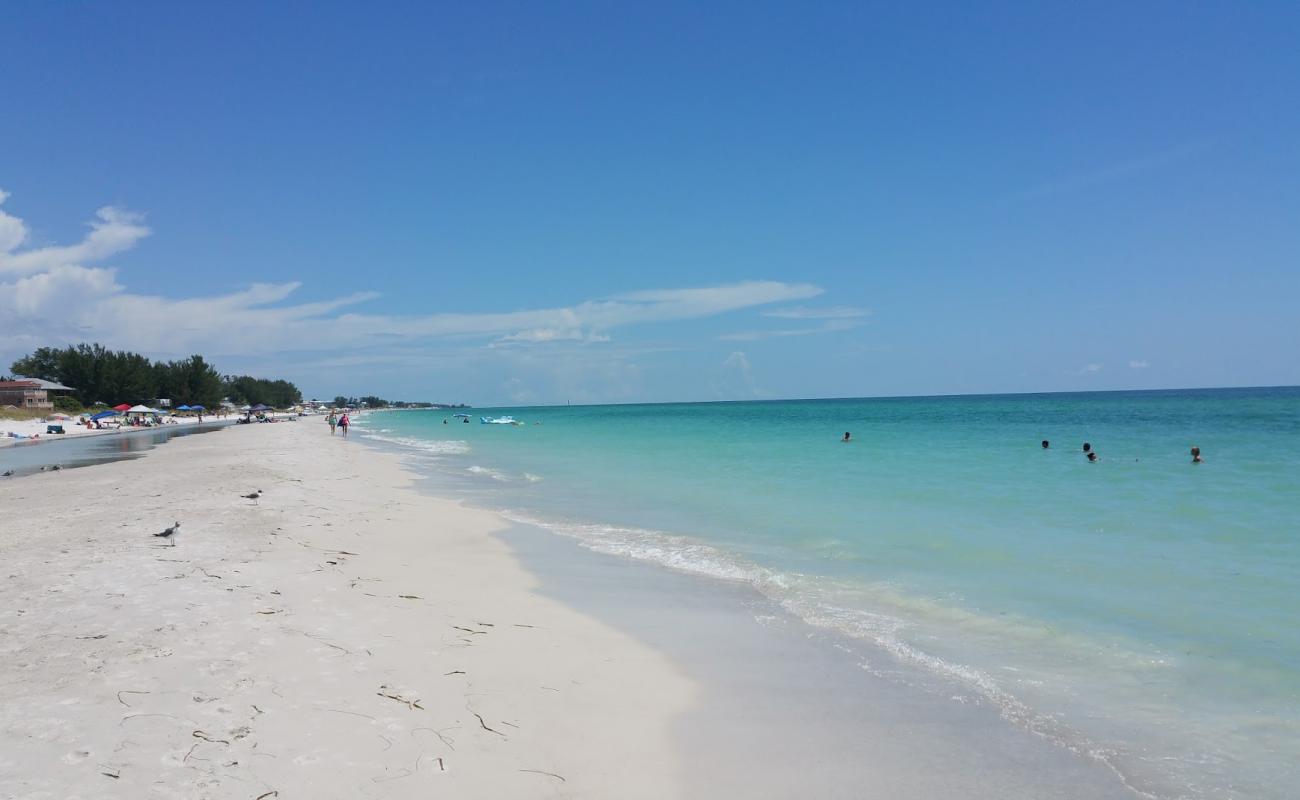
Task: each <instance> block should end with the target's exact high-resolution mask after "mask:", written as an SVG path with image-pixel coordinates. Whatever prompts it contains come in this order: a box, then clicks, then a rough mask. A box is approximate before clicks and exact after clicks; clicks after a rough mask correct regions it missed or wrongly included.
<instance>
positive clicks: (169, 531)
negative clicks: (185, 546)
mask: <svg viewBox="0 0 1300 800" xmlns="http://www.w3.org/2000/svg"><path fill="white" fill-rule="evenodd" d="M180 529H181V524H180V523H179V522H177V523H176V524H175V525H173V526H171V527H170V528H168V529H167V530H165V531H163V532H162V533H155V534H154V536H161V537H162V538H164V539H166V540H167V541H169V542H171V543H172V547H175V546H176V540H175V539H173V538H172V537H173V536H175V535H176V532H177V531H179V530H180Z"/></svg>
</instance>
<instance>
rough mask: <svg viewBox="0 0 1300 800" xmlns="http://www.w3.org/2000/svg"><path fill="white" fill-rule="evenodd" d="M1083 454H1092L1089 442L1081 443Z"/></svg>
mask: <svg viewBox="0 0 1300 800" xmlns="http://www.w3.org/2000/svg"><path fill="white" fill-rule="evenodd" d="M1083 452H1085V453H1091V452H1092V444H1091V443H1089V442H1084V443H1083Z"/></svg>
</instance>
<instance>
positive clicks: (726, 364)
mask: <svg viewBox="0 0 1300 800" xmlns="http://www.w3.org/2000/svg"><path fill="white" fill-rule="evenodd" d="M722 368H723V371H724V373H726V374H724V377H723V383H722V385H721V386H719V387H718V390H719V392H718V393H719V395H721V396H722V397H724V398H725V397H732V398H734V397H746V398H748V397H757V396H758V395H759V394H761V393H760V392H759V390H758V385H757V384H756V383H755V381H754V368H753V365H751V364H750V363H749V356H746V355H745V352H744V351H743V350H736V351H733V352H732V353H731V354H730V355H729V356H727V357H726V358H725V359H723V361H722Z"/></svg>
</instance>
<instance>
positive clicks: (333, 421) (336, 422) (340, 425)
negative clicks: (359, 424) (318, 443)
mask: <svg viewBox="0 0 1300 800" xmlns="http://www.w3.org/2000/svg"><path fill="white" fill-rule="evenodd" d="M325 421H326V422H328V423H329V426H330V436H333V435H334V431H335V429H341V430H342V431H343V438H345V439H346V438H347V436H348V426H349V425H351V424H352V420H350V419H348V412H346V411H344V412H343V413H342V415H339V414H335V413H334V412H333V411H331V412H330V415H329V418H328V419H326V420H325Z"/></svg>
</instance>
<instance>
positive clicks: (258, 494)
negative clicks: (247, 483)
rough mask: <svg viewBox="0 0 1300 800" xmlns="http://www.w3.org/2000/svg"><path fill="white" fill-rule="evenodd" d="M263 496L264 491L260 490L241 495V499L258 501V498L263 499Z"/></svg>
mask: <svg viewBox="0 0 1300 800" xmlns="http://www.w3.org/2000/svg"><path fill="white" fill-rule="evenodd" d="M261 496H262V490H261V489H258V490H257V491H255V492H253V493H252V494H241V495H240V497H242V498H244V499H245V500H256V499H257V498H259V497H261Z"/></svg>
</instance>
